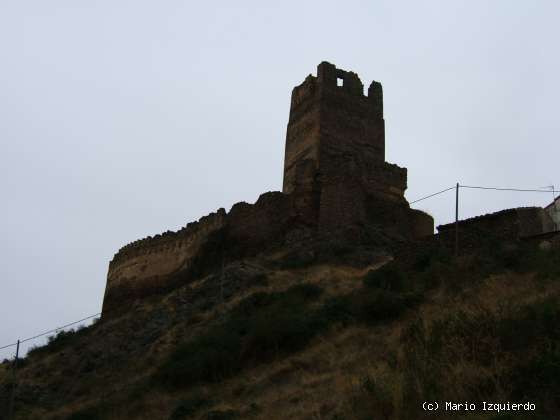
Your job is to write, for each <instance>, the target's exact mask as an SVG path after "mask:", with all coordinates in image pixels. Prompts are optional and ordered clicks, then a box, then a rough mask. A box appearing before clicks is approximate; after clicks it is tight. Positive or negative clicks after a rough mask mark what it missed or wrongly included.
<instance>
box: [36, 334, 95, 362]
mask: <svg viewBox="0 0 560 420" xmlns="http://www.w3.org/2000/svg"><path fill="white" fill-rule="evenodd" d="M88 331H89V328H87V327H80V328H79V329H77V330H74V329H69V330H61V331H59V332H58V333H57V334H55V335H50V336H48V337H47V344H45V345H44V346H39V347H32V348H31V349H29V351H28V355H30V356H33V355H40V354H49V353H54V352H57V351H59V350H61V349H62V348H63V347H65V346H66V345H68V344H69V343H70V342H73V341H74V340H75V339H77V338H78V337H81V336H83V335H84V334H87V333H88Z"/></svg>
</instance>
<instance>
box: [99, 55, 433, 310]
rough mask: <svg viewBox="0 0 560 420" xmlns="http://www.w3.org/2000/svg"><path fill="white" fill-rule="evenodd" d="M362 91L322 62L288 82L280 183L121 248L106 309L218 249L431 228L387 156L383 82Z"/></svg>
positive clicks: (121, 306) (237, 255)
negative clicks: (289, 94)
mask: <svg viewBox="0 0 560 420" xmlns="http://www.w3.org/2000/svg"><path fill="white" fill-rule="evenodd" d="M339 82H340V83H339ZM363 91H364V87H363V85H362V82H361V81H360V79H359V78H358V75H357V74H355V73H352V72H347V71H343V70H340V69H337V68H336V67H335V66H334V65H332V64H329V63H326V62H323V63H321V64H319V66H318V69H317V76H316V77H314V76H311V75H310V76H308V77H307V78H306V79H305V81H304V82H303V83H302V84H301V85H299V86H297V87H295V88H294V90H293V92H292V101H291V106H290V119H289V122H288V132H287V136H286V155H285V163H284V185H283V191H282V192H267V193H264V194H262V195H261V196H260V197H259V199H258V200H257V201H256V202H255V203H254V204H248V203H244V202H241V203H236V204H235V205H233V207H232V208H231V210H230V211H229V212H226V211H225V210H224V209H219V210H218V211H217V212H215V213H212V214H210V215H208V216H205V217H202V218H201V219H200V220H199V221H198V222H194V223H189V224H187V225H186V226H185V227H184V228H182V229H180V230H178V231H177V232H169V231H168V232H165V233H163V234H158V235H155V236H153V237H151V236H150V237H147V238H144V239H140V240H137V241H134V242H132V243H130V244H128V245H126V246H124V247H123V248H121V249H120V250H119V252H118V253H117V254H115V256H114V258H113V260H112V261H111V262H110V264H109V272H108V274H107V287H106V289H105V298H104V301H103V317H104V318H105V317H106V315H107V313H111V314H115V313H118V311H119V310H125V309H126V308H127V307H128V303H129V302H130V301H132V300H134V299H140V298H144V297H146V296H149V295H151V294H153V293H158V292H162V291H168V290H171V289H172V288H174V287H178V286H180V285H183V284H186V283H188V282H192V281H193V280H197V279H200V278H201V276H202V275H204V274H208V273H211V272H212V271H213V270H215V269H216V267H218V266H220V264H224V258H227V259H228V260H229V261H235V260H239V259H243V258H246V257H252V256H255V255H258V254H259V253H263V252H267V251H270V250H273V249H281V248H285V249H293V248H294V247H300V248H301V249H305V247H310V248H309V249H311V250H312V249H313V248H314V247H317V249H322V246H323V245H326V248H328V246H329V244H333V243H336V244H338V245H341V244H343V245H344V244H346V245H348V246H349V247H359V246H360V245H366V246H369V245H376V244H377V245H378V244H380V243H381V244H387V243H389V242H390V243H395V242H396V241H402V240H404V241H406V240H413V239H417V238H420V237H423V236H428V235H432V234H433V231H434V221H433V219H432V218H431V217H430V216H429V215H427V214H425V213H423V212H421V211H418V210H414V209H411V208H410V206H409V205H408V203H407V201H406V199H405V198H404V191H405V189H406V169H405V168H400V167H398V166H397V165H392V164H389V163H387V162H385V122H384V121H383V94H382V90H381V85H380V84H379V83H377V82H373V83H372V84H371V86H370V87H369V89H368V92H367V96H365V95H364V92H363ZM309 249H308V250H309ZM318 252H319V251H318ZM307 255H315V251H313V252H311V253H307ZM224 256H225V257H224ZM111 316H113V315H111Z"/></svg>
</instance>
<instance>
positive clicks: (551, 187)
mask: <svg viewBox="0 0 560 420" xmlns="http://www.w3.org/2000/svg"><path fill="white" fill-rule="evenodd" d="M550 189H551V190H552V204H553V205H554V211H553V214H554V217H552V221H553V222H554V230H558V206H557V204H556V197H555V196H554V185H551V186H550Z"/></svg>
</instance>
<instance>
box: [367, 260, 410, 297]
mask: <svg viewBox="0 0 560 420" xmlns="http://www.w3.org/2000/svg"><path fill="white" fill-rule="evenodd" d="M405 283H406V275H405V273H404V272H403V270H402V268H401V267H400V266H399V265H398V264H396V263H394V262H390V263H388V264H385V265H384V266H382V267H380V268H378V269H377V270H370V271H369V272H368V273H367V274H366V277H365V279H364V284H365V285H366V286H367V287H371V288H377V289H383V290H391V291H402V290H403V289H404V288H405Z"/></svg>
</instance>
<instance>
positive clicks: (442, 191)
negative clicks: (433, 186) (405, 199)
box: [409, 186, 455, 204]
mask: <svg viewBox="0 0 560 420" xmlns="http://www.w3.org/2000/svg"><path fill="white" fill-rule="evenodd" d="M454 189H455V186H453V187H449V188H446V189H445V190H441V191H439V192H437V193H433V194H430V195H427V196H426V197H422V198H419V199H418V200H414V201H411V202H410V203H409V204H414V203H418V202H419V201H422V200H425V199H427V198H430V197H434V196H436V195H438V194H442V193H444V192H446V191H449V190H454Z"/></svg>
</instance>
